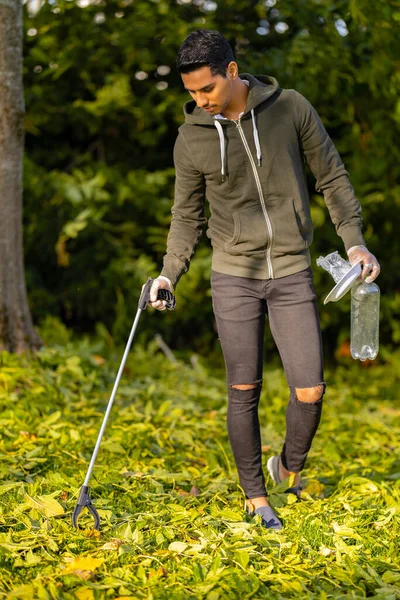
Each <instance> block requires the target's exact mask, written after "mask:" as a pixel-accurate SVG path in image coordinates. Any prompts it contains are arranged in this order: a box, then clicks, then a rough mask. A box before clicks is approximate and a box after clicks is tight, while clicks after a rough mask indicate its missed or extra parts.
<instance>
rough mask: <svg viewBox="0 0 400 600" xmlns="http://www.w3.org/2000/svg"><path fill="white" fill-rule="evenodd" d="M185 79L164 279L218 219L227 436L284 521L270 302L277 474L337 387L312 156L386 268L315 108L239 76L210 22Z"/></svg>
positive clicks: (256, 503) (296, 459) (356, 246)
mask: <svg viewBox="0 0 400 600" xmlns="http://www.w3.org/2000/svg"><path fill="white" fill-rule="evenodd" d="M177 66H178V70H179V72H180V73H181V76H182V81H183V84H184V86H185V89H186V90H187V91H188V92H189V94H190V95H191V96H192V98H193V100H192V101H189V102H187V103H186V104H185V107H184V112H185V123H184V124H183V125H182V126H181V127H180V129H179V135H178V138H177V140H176V144H175V149H174V162H175V169H176V186H175V200H174V205H173V208H172V221H171V228H170V231H169V235H168V244H167V253H166V255H165V257H164V267H163V269H162V272H161V274H160V276H159V277H158V278H157V279H155V280H154V283H153V285H152V289H151V300H152V302H151V304H152V306H153V307H154V308H157V309H159V310H164V309H165V302H163V301H157V300H156V298H157V291H158V289H160V288H165V289H170V290H171V291H173V286H175V285H176V284H177V282H178V280H179V278H180V277H181V275H182V274H183V273H185V272H186V271H187V270H188V268H189V262H190V259H191V257H192V255H193V253H194V249H195V246H196V243H197V241H198V239H199V237H200V235H201V233H202V230H203V228H204V226H205V225H206V219H205V217H204V201H205V198H206V197H207V200H208V202H209V205H210V212H211V218H210V219H209V223H208V230H207V236H208V237H209V238H210V239H211V243H212V246H213V260H212V278H211V283H212V296H213V309H214V314H215V318H216V322H217V328H218V333H219V337H220V341H221V345H222V350H223V353H224V358H225V364H226V370H227V383H228V417H227V426H228V435H229V440H230V444H231V447H232V451H233V455H234V458H235V462H236V466H237V469H238V474H239V480H240V484H241V486H242V488H243V490H244V492H245V494H246V498H247V505H248V508H249V510H255V512H256V513H259V514H261V515H262V519H263V524H264V525H265V526H266V527H270V528H274V529H280V528H281V526H282V525H281V522H280V521H279V519H278V518H277V516H276V515H275V513H274V512H273V511H272V509H271V508H270V507H269V505H268V500H267V492H266V489H265V484H264V475H263V471H262V466H261V440H260V427H259V421H258V403H259V398H260V390H261V382H262V364H263V335H264V325H265V314H266V312H267V314H268V320H269V325H270V328H271V332H272V335H273V337H274V340H275V342H276V345H277V347H278V350H279V353H280V356H281V359H282V363H283V366H284V369H285V374H286V378H287V381H288V384H289V388H290V400H289V404H288V407H287V412H286V439H285V443H284V445H283V449H282V452H281V454H280V456H273V457H271V458H270V459H269V461H268V470H269V472H270V475H271V477H272V479H273V480H274V481H275V482H276V483H278V482H280V481H283V480H285V479H286V478H288V477H289V475H291V474H292V473H294V485H295V487H294V488H291V490H290V491H294V492H298V490H299V489H300V486H301V481H300V472H301V470H302V469H303V467H304V464H305V460H306V457H307V453H308V451H309V449H310V447H311V443H312V440H313V437H314V435H315V433H316V431H317V428H318V425H319V421H320V417H321V408H322V398H323V395H324V392H325V382H324V376H323V364H322V345H321V333H320V325H319V317H318V312H317V305H316V296H315V291H314V287H313V280H312V272H311V268H310V254H309V250H308V247H309V245H310V244H311V241H312V232H313V225H312V221H311V216H310V205H309V197H308V192H307V184H306V177H305V169H304V159H305V160H306V161H307V163H308V165H309V166H310V168H311V170H312V171H313V173H314V175H315V177H316V180H317V185H316V188H317V190H318V191H322V192H323V194H324V199H325V202H326V205H327V207H328V210H329V213H330V216H331V219H332V221H333V223H334V225H335V227H336V231H337V233H338V235H339V236H340V237H341V238H342V240H343V242H344V245H345V248H346V250H347V253H348V256H349V259H350V262H351V263H352V264H354V263H355V262H361V263H362V266H363V269H362V277H364V278H365V277H367V279H366V281H367V282H370V281H373V280H374V279H375V278H376V277H377V276H378V274H379V265H378V262H377V260H376V258H375V257H374V256H373V255H372V254H371V253H370V252H369V251H368V250H367V248H366V247H365V242H364V239H363V237H362V234H361V208H360V205H359V202H358V200H357V199H356V197H355V195H354V190H353V188H352V186H351V184H350V182H349V179H348V174H347V172H346V170H345V168H344V166H343V163H342V161H341V159H340V156H339V155H338V153H337V151H336V149H335V147H334V145H333V143H332V141H331V139H330V138H329V136H328V134H327V133H326V131H325V129H324V127H323V125H322V123H321V121H320V119H319V117H318V115H317V113H316V111H315V110H314V109H313V107H312V106H311V105H310V103H309V102H308V101H307V100H306V99H305V98H304V97H303V96H302V95H301V94H299V93H298V92H296V91H295V90H285V89H281V88H280V87H279V85H278V82H277V81H276V79H274V78H273V77H268V76H263V77H261V76H258V77H257V78H255V77H254V76H252V75H250V74H247V73H243V74H241V75H239V74H238V66H237V64H236V62H235V61H234V57H233V54H232V50H231V48H230V46H229V43H228V42H227V40H226V39H225V38H224V37H223V36H222V35H221V34H220V33H218V32H217V31H205V30H201V29H200V30H197V31H195V32H193V33H191V34H190V35H189V36H188V37H187V39H186V40H185V41H184V43H183V44H182V46H181V48H180V50H179V53H178V59H177Z"/></svg>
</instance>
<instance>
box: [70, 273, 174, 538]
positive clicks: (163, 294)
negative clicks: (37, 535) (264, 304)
mask: <svg viewBox="0 0 400 600" xmlns="http://www.w3.org/2000/svg"><path fill="white" fill-rule="evenodd" d="M152 283H153V279H152V278H151V277H150V278H149V279H148V280H147V281H146V283H145V284H144V286H143V288H142V293H141V295H140V298H139V303H138V310H137V313H136V317H135V320H134V322H133V325H132V329H131V333H130V335H129V339H128V343H127V345H126V348H125V352H124V355H123V357H122V361H121V364H120V367H119V370H118V374H117V378H116V380H115V383H114V387H113V390H112V392H111V396H110V399H109V401H108V405H107V410H106V412H105V415H104V418H103V423H102V425H101V428H100V432H99V435H98V437H97V442H96V446H95V448H94V451H93V455H92V458H91V460H90V464H89V468H88V470H87V473H86V477H85V481H84V482H83V485H82V487H81V491H80V494H79V498H78V501H77V503H76V506H75V509H74V512H73V514H72V524H73V526H74V527H78V518H79V515H80V514H81V512H82V510H83V509H84V508H85V507H87V509H88V510H89V512H90V513H91V515H92V516H93V518H94V529H99V528H100V517H99V514H98V512H97V510H96V509H95V507H94V506H93V504H92V501H91V499H90V495H89V479H90V476H91V474H92V471H93V467H94V464H95V462H96V457H97V453H98V451H99V448H100V443H101V439H102V437H103V434H104V430H105V428H106V425H107V420H108V417H109V416H110V412H111V408H112V405H113V402H114V398H115V396H116V393H117V390H118V386H119V382H120V380H121V377H122V373H123V371H124V367H125V363H126V359H127V357H128V354H129V350H130V347H131V345H132V340H133V337H134V335H135V331H136V328H137V325H138V322H139V319H140V315H141V314H142V312H143V311H144V310H146V307H147V304H148V302H149V300H150V288H151V284H152ZM157 300H165V301H166V308H168V310H173V309H174V308H175V296H174V295H173V294H172V292H170V291H169V290H163V289H161V290H158V294H157Z"/></svg>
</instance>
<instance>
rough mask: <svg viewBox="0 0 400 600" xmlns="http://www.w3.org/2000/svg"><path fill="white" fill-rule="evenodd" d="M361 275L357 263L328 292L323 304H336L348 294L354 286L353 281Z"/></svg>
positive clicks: (359, 266) (359, 265)
mask: <svg viewBox="0 0 400 600" xmlns="http://www.w3.org/2000/svg"><path fill="white" fill-rule="evenodd" d="M360 275H361V264H360V263H359V262H358V263H356V264H355V265H353V266H352V267H351V269H350V270H349V271H347V273H346V274H345V275H343V277H342V278H341V280H340V281H338V282H337V284H336V285H335V287H334V288H333V289H332V290H331V291H330V292H329V294H328V295H327V297H326V298H325V300H324V304H327V302H337V301H338V300H340V298H343V296H344V295H345V294H346V292H348V291H349V290H350V289H351V288H352V287H353V285H354V283H355V280H356V279H357V278H358V277H359V276H360Z"/></svg>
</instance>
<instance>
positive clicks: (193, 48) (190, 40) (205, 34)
mask: <svg viewBox="0 0 400 600" xmlns="http://www.w3.org/2000/svg"><path fill="white" fill-rule="evenodd" d="M232 60H235V57H234V55H233V51H232V48H231V47H230V45H229V42H228V40H227V39H225V38H224V36H223V35H221V34H220V33H219V32H218V31H212V30H207V29H197V30H196V31H193V32H192V33H190V34H189V35H188V36H187V38H186V40H185V41H184V42H183V44H182V46H181V47H180V48H179V51H178V57H177V60H176V65H177V67H178V71H179V73H191V72H192V71H197V69H201V67H210V71H211V73H212V74H213V75H222V77H226V69H227V66H228V65H229V63H230V62H231V61H232Z"/></svg>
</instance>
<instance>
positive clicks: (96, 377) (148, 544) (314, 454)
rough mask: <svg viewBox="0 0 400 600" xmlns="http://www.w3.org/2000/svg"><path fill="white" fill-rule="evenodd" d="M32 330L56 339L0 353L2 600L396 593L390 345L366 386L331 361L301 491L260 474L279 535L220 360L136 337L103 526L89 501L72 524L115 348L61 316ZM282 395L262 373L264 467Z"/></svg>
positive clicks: (102, 463) (241, 599) (393, 597)
mask: <svg viewBox="0 0 400 600" xmlns="http://www.w3.org/2000/svg"><path fill="white" fill-rule="evenodd" d="M146 316H148V315H146ZM156 317H157V318H158V319H159V320H160V321H161V320H162V318H163V317H162V315H161V314H158V315H156ZM147 320H150V318H149V317H148V319H147ZM41 334H42V336H43V339H44V340H45V341H46V342H47V343H49V342H53V345H52V346H49V345H48V346H47V347H45V348H44V349H42V350H41V351H40V352H39V353H38V354H37V357H36V359H29V357H28V356H17V355H11V354H6V353H1V354H0V366H1V371H0V412H1V419H0V479H1V481H0V598H4V599H7V600H12V599H14V600H32V599H33V598H34V599H35V600H36V599H38V600H106V599H107V598H110V599H111V598H112V599H114V600H117V599H118V600H129V598H135V599H136V598H143V599H147V600H155V599H165V600H170V599H172V600H189V599H190V600H192V599H193V600H194V599H200V598H201V599H206V600H225V599H232V600H246V599H250V598H253V599H256V600H261V599H266V600H267V599H268V600H287V599H297V600H303V599H304V598H310V599H311V600H313V599H314V600H328V599H329V600H344V599H346V600H358V599H360V600H361V599H363V598H374V599H375V600H398V599H399V598H400V561H399V552H398V540H399V535H400V520H399V506H400V443H399V440H400V410H399V408H398V407H396V404H395V402H396V399H397V397H398V392H397V390H398V386H399V372H400V370H399V367H400V356H399V354H398V353H397V354H394V355H392V356H391V357H390V358H389V360H388V362H387V364H386V365H384V366H382V365H381V366H377V367H375V368H370V369H368V370H367V371H368V376H366V377H365V378H364V379H363V380H362V381H361V382H360V373H359V371H360V369H359V367H357V365H354V367H353V369H350V370H349V369H347V368H343V367H338V368H336V369H335V371H334V373H333V372H329V373H327V380H328V382H329V396H327V401H326V402H325V404H324V413H323V420H322V422H321V427H320V429H319V431H318V433H317V436H316V438H315V440H314V443H313V448H312V451H311V452H310V455H309V458H308V460H307V465H306V469H305V470H304V472H303V473H302V477H303V481H304V483H305V486H306V487H305V491H304V492H302V495H301V499H297V497H296V496H295V495H294V494H285V493H283V492H284V489H285V488H286V484H285V483H282V484H280V486H274V484H273V482H272V481H271V480H270V478H269V477H268V476H267V478H266V483H267V488H268V491H269V496H270V497H269V499H270V502H271V504H272V506H274V508H275V510H276V511H277V513H278V514H279V517H280V518H281V519H282V521H283V523H284V529H283V530H282V531H281V532H279V533H277V532H275V531H273V530H267V529H265V528H263V527H261V526H260V523H259V521H257V518H251V517H250V516H249V515H248V514H246V511H245V510H244V495H243V493H242V491H241V489H240V487H239V486H238V481H237V474H236V469H235V466H234V462H233V457H232V454H231V451H230V448H229V443H228V436H227V431H226V423H225V421H226V392H225V384H224V381H223V377H222V373H221V372H218V371H217V370H215V369H212V370H211V369H210V364H209V361H205V360H204V361H202V360H200V361H199V362H198V363H196V364H195V365H194V366H192V365H191V364H189V362H183V361H178V362H176V363H171V362H170V361H168V360H167V359H166V358H165V357H164V356H163V355H162V354H161V353H160V352H157V348H156V345H155V344H154V343H153V342H152V343H151V344H150V345H149V347H148V348H147V350H146V351H145V350H144V349H143V347H141V346H140V345H138V344H135V347H134V351H133V352H132V353H131V355H130V356H129V359H128V363H127V368H126V371H125V373H124V377H123V379H122V381H121V385H120V388H119V391H118V396H117V399H116V402H115V404H114V407H113V411H112V414H111V416H110V420H109V422H108V426H107V430H106V432H105V436H104V438H103V441H102V444H101V448H100V452H99V455H98V458H97V462H96V465H95V468H94V471H93V475H92V478H91V481H90V485H91V498H92V500H93V503H94V505H95V506H96V508H97V509H98V511H99V513H100V517H101V531H100V534H98V533H96V532H94V531H93V529H91V528H92V526H93V520H92V518H91V517H90V516H89V514H88V513H87V511H84V512H83V513H82V516H81V518H80V521H79V523H80V525H81V527H82V529H81V530H79V531H77V530H75V529H73V527H72V524H71V514H72V511H73V509H74V506H75V504H76V501H77V496H78V494H79V489H80V486H81V485H82V483H83V480H84V476H85V473H86V470H87V467H88V464H89V460H90V457H91V454H92V451H93V448H94V444H95V440H96V438H97V434H98V431H99V428H100V422H101V418H102V416H103V412H104V410H105V406H106V403H107V401H108V398H109V394H110V390H111V387H112V384H113V381H114V377H115V372H116V369H117V366H118V362H119V360H120V352H119V351H118V352H116V351H115V349H114V348H113V347H112V346H110V345H109V344H107V343H106V341H107V340H103V341H101V340H100V339H99V338H98V339H97V341H96V342H95V343H93V342H90V341H88V340H87V339H82V338H81V339H80V341H79V344H76V343H74V342H71V339H70V337H71V336H70V332H68V331H67V330H65V329H63V328H62V327H61V326H60V325H59V324H58V325H57V323H56V322H54V320H53V321H51V320H48V322H47V326H46V328H45V329H42V330H41ZM57 340H58V342H59V344H62V345H58V346H57V345H54V342H55V341H57ZM150 356H151V360H149V357H150ZM287 401H288V393H287V386H286V381H285V379H284V375H283V373H282V370H281V369H280V368H278V369H275V370H271V369H269V370H268V373H267V375H266V377H265V383H264V387H263V392H262V398H261V402H260V425H261V436H262V443H263V444H264V445H263V466H264V472H265V473H266V474H267V471H266V461H267V459H268V457H269V456H271V454H276V453H277V452H279V451H280V449H281V446H282V442H283V431H284V424H285V409H286V404H287Z"/></svg>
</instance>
